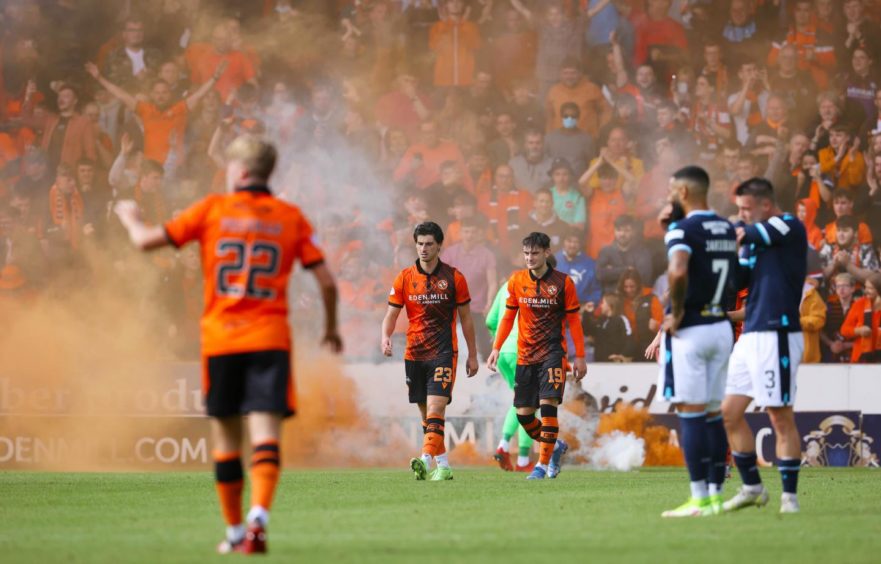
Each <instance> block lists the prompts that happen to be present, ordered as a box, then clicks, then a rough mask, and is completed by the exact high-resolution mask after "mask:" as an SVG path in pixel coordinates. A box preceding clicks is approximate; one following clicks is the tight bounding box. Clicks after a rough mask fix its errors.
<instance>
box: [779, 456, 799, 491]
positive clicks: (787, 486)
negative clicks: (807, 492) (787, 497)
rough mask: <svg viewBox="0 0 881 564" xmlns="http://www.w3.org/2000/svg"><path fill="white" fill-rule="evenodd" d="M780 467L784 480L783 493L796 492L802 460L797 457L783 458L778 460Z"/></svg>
mask: <svg viewBox="0 0 881 564" xmlns="http://www.w3.org/2000/svg"><path fill="white" fill-rule="evenodd" d="M777 467H778V468H779V469H780V479H781V480H782V481H783V493H791V494H794V493H795V492H796V490H797V489H798V470H799V468H801V460H799V459H797V458H781V459H780V460H779V461H778V462H777Z"/></svg>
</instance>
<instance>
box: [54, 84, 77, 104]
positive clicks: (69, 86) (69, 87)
mask: <svg viewBox="0 0 881 564" xmlns="http://www.w3.org/2000/svg"><path fill="white" fill-rule="evenodd" d="M65 90H70V91H71V92H73V95H74V97H75V98H76V99H77V101H79V99H80V93H79V90H77V89H76V88H74V86H73V85H72V84H70V83H67V82H66V83H64V84H62V85H61V86H59V87H58V92H56V93H55V95H56V96H60V95H61V93H62V92H64V91H65Z"/></svg>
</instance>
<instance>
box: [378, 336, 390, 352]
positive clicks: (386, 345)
mask: <svg viewBox="0 0 881 564" xmlns="http://www.w3.org/2000/svg"><path fill="white" fill-rule="evenodd" d="M380 348H381V349H382V354H384V355H385V356H392V340H391V339H390V338H388V337H383V338H382V344H381V345H380Z"/></svg>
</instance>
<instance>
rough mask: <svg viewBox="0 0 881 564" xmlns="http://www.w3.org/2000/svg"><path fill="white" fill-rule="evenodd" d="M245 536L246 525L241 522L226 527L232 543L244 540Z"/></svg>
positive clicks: (227, 538)
mask: <svg viewBox="0 0 881 564" xmlns="http://www.w3.org/2000/svg"><path fill="white" fill-rule="evenodd" d="M244 538H245V526H244V525H243V524H241V523H239V524H238V525H230V526H229V527H227V528H226V540H228V541H229V542H230V543H232V544H236V543H240V542H242V539H244Z"/></svg>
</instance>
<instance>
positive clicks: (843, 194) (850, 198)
mask: <svg viewBox="0 0 881 564" xmlns="http://www.w3.org/2000/svg"><path fill="white" fill-rule="evenodd" d="M830 199H831V201H832V213H833V214H834V217H833V218H832V221H830V222H829V223H828V224H827V225H826V227H825V229H824V238H825V241H826V242H827V243H829V244H830V245H834V244H835V241H836V231H837V228H836V224H835V220H837V219H838V218H839V217H844V216H846V215H849V216H856V213H855V212H854V207H855V202H854V195H853V193H851V192H850V191H849V190H845V189H843V188H838V189H837V190H835V191H834V192H833V193H832V197H831V198H830ZM872 239H873V238H872V230H871V229H869V226H868V225H866V224H865V223H864V222H862V221H859V222H858V223H857V241H858V242H859V243H860V244H861V245H870V246H871V245H872Z"/></svg>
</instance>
